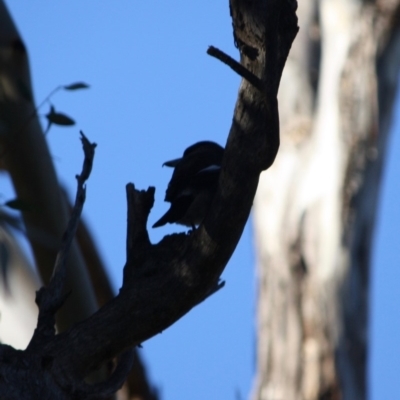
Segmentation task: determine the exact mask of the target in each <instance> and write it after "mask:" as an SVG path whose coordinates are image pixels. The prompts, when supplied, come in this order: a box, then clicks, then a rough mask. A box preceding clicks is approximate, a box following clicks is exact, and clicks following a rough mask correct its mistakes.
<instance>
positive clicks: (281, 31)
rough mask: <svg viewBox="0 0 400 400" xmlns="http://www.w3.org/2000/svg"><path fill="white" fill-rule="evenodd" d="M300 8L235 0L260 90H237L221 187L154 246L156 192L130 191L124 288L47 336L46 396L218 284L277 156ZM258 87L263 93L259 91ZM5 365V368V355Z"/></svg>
mask: <svg viewBox="0 0 400 400" xmlns="http://www.w3.org/2000/svg"><path fill="white" fill-rule="evenodd" d="M295 5H296V2H295V1H292V0H280V1H268V2H266V1H265V0H257V1H253V2H250V3H249V2H248V1H245V0H231V3H230V7H231V14H232V18H233V26H234V37H235V41H236V43H237V45H238V47H239V50H240V55H241V64H242V66H243V67H244V68H245V69H246V70H248V71H249V73H250V74H252V75H248V76H253V75H254V77H259V80H260V82H257V84H256V85H254V84H252V83H250V82H249V81H247V78H246V79H245V80H244V81H243V82H242V84H241V86H240V91H239V95H238V101H237V103H236V107H235V113H234V117H233V123H232V127H231V129H230V133H229V138H228V142H227V145H226V150H225V155H224V159H223V164H222V170H221V175H220V181H219V186H218V190H217V193H216V195H215V198H214V200H213V203H212V205H211V208H210V210H209V212H208V215H207V217H206V219H205V220H204V222H203V223H202V224H201V225H200V227H199V228H198V229H197V230H195V231H193V232H191V233H190V234H174V235H170V236H166V237H164V239H163V240H162V241H161V242H159V243H158V244H156V245H153V244H151V243H150V241H149V238H148V233H147V230H146V224H147V218H148V215H149V213H150V210H151V208H152V205H153V202H154V189H153V188H149V189H148V190H147V191H137V190H135V189H134V186H133V185H132V184H128V186H127V197H128V233H127V260H126V265H125V268H124V281H123V286H122V288H121V289H120V291H119V293H118V295H117V296H116V297H115V298H114V299H112V300H111V301H110V302H108V303H107V304H105V305H104V306H103V307H102V308H101V309H100V310H98V311H97V312H96V313H94V314H93V315H92V316H90V317H89V318H88V319H86V320H84V321H82V322H80V323H78V324H76V325H74V326H73V327H72V328H70V329H69V330H67V331H64V332H62V333H60V334H58V335H56V336H54V335H53V332H51V334H50V335H48V336H47V337H45V336H43V341H42V345H41V346H39V345H37V346H35V347H34V349H32V351H31V356H32V357H33V359H35V360H40V362H37V361H36V363H37V365H38V371H39V372H40V374H41V375H42V376H43V377H45V378H46V379H47V380H48V381H49V382H53V384H54V385H55V387H51V385H49V389H48V392H47V393H56V392H59V391H60V388H61V390H62V392H63V393H66V394H68V395H69V396H70V397H72V396H73V395H74V394H75V395H80V394H79V393H89V391H90V389H88V388H87V387H86V386H85V385H84V384H83V383H82V382H83V379H84V378H85V377H86V376H87V375H88V374H89V373H90V372H91V371H93V370H94V369H96V368H99V367H100V366H101V365H102V364H104V363H105V362H107V361H108V360H111V359H114V358H115V357H116V356H117V355H119V354H122V353H124V352H125V351H127V350H129V349H131V348H132V347H134V346H137V345H139V344H140V343H142V342H143V341H145V340H147V339H149V338H151V337H152V336H154V335H156V334H158V333H160V332H161V331H163V330H164V329H166V328H168V327H169V326H170V325H172V324H173V323H174V322H176V321H177V320H178V319H179V318H181V317H182V316H183V315H185V314H186V313H187V312H188V311H190V310H191V309H192V308H193V307H194V306H196V305H197V304H199V303H200V302H201V301H203V300H204V299H205V298H206V297H208V296H209V295H211V294H212V293H213V292H215V291H217V290H218V289H219V288H221V287H222V285H223V284H220V283H219V279H220V276H221V273H222V271H223V270H224V268H225V266H226V264H227V263H228V261H229V259H230V257H231V255H232V253H233V251H234V250H235V248H236V245H237V243H238V241H239V239H240V236H241V234H242V231H243V229H244V226H245V224H246V221H247V219H248V216H249V213H250V210H251V206H252V203H253V198H254V195H255V192H256V190H257V184H258V179H259V175H260V173H261V172H262V170H264V169H266V168H268V167H269V166H270V165H271V164H272V163H273V161H274V159H275V156H276V153H277V151H278V147H279V116H278V108H277V99H276V94H277V89H278V87H279V81H280V77H281V74H282V70H283V66H284V63H285V60H286V57H287V55H288V52H289V49H290V46H291V43H292V41H293V40H294V37H295V36H296V33H297V30H298V27H297V18H296V15H295ZM251 79H253V78H251ZM261 83H262V86H263V87H257V86H259V85H260V84H261ZM57 305H58V304H57ZM35 334H36V333H35ZM45 339H46V340H45ZM38 341H39V339H38ZM33 350H34V351H33ZM32 353H34V354H32ZM22 357H23V356H22ZM0 361H4V359H3V360H1V352H0ZM127 364H128V362H127ZM127 364H126V365H127ZM123 367H124V364H122V366H121V370H123V369H124V368H123ZM119 371H120V370H119ZM1 372H2V371H1V370H0V373H1ZM39 372H38V373H39ZM121 374H122V373H121ZM116 376H117V377H118V376H119V372H118V374H117V375H116ZM116 382H117V383H118V384H119V382H120V381H119V379H117V378H115V377H114V378H112V377H111V378H110V381H106V382H103V383H102V384H98V385H101V386H98V385H96V386H93V387H92V388H91V389H92V392H91V393H95V392H96V393H99V392H102V393H106V392H107V390H108V389H107V388H108V387H109V388H110V390H111V388H115V387H116ZM99 387H101V388H102V389H101V391H99V390H98V388H99ZM0 393H1V381H0ZM53 398H56V397H54V396H53ZM59 398H61V397H59ZM65 398H67V396H65Z"/></svg>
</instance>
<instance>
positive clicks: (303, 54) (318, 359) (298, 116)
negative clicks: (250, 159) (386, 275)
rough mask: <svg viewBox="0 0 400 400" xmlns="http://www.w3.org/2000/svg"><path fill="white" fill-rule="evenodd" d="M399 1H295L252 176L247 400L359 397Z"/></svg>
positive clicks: (398, 58)
mask: <svg viewBox="0 0 400 400" xmlns="http://www.w3.org/2000/svg"><path fill="white" fill-rule="evenodd" d="M399 9H400V2H398V1H381V2H351V1H346V0H335V1H333V0H324V1H321V2H316V1H312V0H310V1H304V2H300V4H299V25H300V28H301V30H300V34H299V36H298V37H297V39H296V41H295V42H294V45H293V51H292V52H291V54H290V56H289V59H288V62H287V67H286V69H285V73H284V75H283V77H282V84H281V87H280V93H279V102H280V105H281V113H280V115H281V132H282V134H281V149H280V153H279V155H278V157H277V160H276V162H275V164H274V165H273V167H272V168H271V169H270V170H269V171H267V172H264V173H263V174H262V176H261V179H260V185H259V188H258V192H257V196H256V200H255V206H254V228H255V233H256V250H257V255H258V262H257V264H258V275H259V294H258V367H257V379H256V384H255V387H254V392H253V398H254V399H260V400H267V399H268V400H286V399H291V400H292V399H293V400H296V399H299V400H300V399H304V400H314V399H349V400H358V399H366V398H367V382H366V367H367V361H368V347H367V346H368V294H369V269H370V254H371V246H372V239H373V230H374V222H375V213H376V206H377V200H378V194H379V186H380V177H381V171H382V164H383V162H384V158H385V147H386V142H387V137H388V132H389V128H390V119H391V113H392V107H393V101H394V93H395V91H396V88H397V76H398V70H399V65H400V48H399V33H400V31H399Z"/></svg>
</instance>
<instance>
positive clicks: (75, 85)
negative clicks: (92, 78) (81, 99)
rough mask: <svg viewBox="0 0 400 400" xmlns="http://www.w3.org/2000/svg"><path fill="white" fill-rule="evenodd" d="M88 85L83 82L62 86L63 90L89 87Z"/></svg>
mask: <svg viewBox="0 0 400 400" xmlns="http://www.w3.org/2000/svg"><path fill="white" fill-rule="evenodd" d="M89 88H90V86H89V85H88V84H87V83H85V82H77V83H72V84H71V85H66V86H64V89H65V90H79V89H89Z"/></svg>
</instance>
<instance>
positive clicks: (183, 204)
mask: <svg viewBox="0 0 400 400" xmlns="http://www.w3.org/2000/svg"><path fill="white" fill-rule="evenodd" d="M192 202H193V196H191V195H189V196H180V197H178V198H177V199H176V200H174V201H173V202H172V203H171V206H170V208H169V210H168V211H167V212H166V213H165V214H164V215H163V216H162V217H161V218H160V219H159V220H158V221H157V222H156V223H155V224H154V225H153V228H158V227H159V226H163V225H165V224H167V223H170V224H173V223H174V222H177V221H179V220H180V219H182V218H183V217H184V215H185V214H186V212H187V210H188V209H189V207H190V205H191V204H192Z"/></svg>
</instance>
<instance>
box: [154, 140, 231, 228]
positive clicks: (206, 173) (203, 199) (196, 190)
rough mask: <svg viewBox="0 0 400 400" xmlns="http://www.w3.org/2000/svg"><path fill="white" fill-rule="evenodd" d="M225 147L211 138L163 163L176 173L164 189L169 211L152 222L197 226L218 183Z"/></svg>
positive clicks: (160, 224) (158, 224) (204, 214)
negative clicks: (180, 155)
mask: <svg viewBox="0 0 400 400" xmlns="http://www.w3.org/2000/svg"><path fill="white" fill-rule="evenodd" d="M223 155H224V148H223V147H221V146H220V145H219V144H217V143H215V142H211V141H202V142H197V143H195V144H194V145H192V146H190V147H188V148H187V149H186V150H185V151H184V153H183V157H181V158H177V159H175V160H171V161H167V162H165V163H164V164H163V166H164V165H166V166H167V167H172V168H175V169H174V173H173V174H172V178H171V180H170V182H169V184H168V188H167V190H166V192H165V201H167V202H169V203H171V206H170V208H169V210H168V211H167V212H166V213H165V214H164V215H163V216H162V217H161V218H160V219H159V220H158V221H157V222H156V223H155V224H154V225H153V228H157V227H159V226H163V225H165V224H167V223H170V224H172V223H176V224H181V225H186V226H191V227H193V228H194V227H195V225H199V224H200V223H201V222H202V221H203V219H204V218H205V216H206V214H207V211H208V208H209V206H210V203H211V201H212V199H213V197H214V194H215V191H216V189H217V186H218V179H219V173H220V170H221V163H222V157H223Z"/></svg>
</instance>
